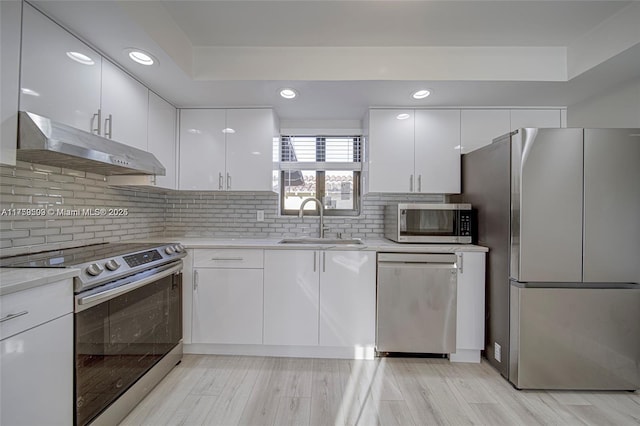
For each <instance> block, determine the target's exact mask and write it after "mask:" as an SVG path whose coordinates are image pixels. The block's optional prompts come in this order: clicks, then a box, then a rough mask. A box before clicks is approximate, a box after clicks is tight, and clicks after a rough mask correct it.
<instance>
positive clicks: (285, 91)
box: [280, 88, 298, 99]
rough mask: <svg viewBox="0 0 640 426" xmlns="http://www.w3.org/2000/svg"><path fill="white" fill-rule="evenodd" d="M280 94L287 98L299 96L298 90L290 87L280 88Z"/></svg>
mask: <svg viewBox="0 0 640 426" xmlns="http://www.w3.org/2000/svg"><path fill="white" fill-rule="evenodd" d="M280 96H282V97H283V98H285V99H293V98H295V97H296V96H298V92H296V91H295V90H293V89H290V88H285V89H280Z"/></svg>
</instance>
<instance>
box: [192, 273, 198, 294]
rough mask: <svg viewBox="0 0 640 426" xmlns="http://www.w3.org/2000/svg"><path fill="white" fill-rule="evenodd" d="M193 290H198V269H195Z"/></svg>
mask: <svg viewBox="0 0 640 426" xmlns="http://www.w3.org/2000/svg"><path fill="white" fill-rule="evenodd" d="M193 291H198V271H193Z"/></svg>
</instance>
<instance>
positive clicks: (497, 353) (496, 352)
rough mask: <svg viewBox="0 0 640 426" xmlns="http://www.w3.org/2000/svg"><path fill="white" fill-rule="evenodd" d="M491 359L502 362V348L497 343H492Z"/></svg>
mask: <svg viewBox="0 0 640 426" xmlns="http://www.w3.org/2000/svg"><path fill="white" fill-rule="evenodd" d="M493 357H494V358H495V360H496V361H498V362H502V346H500V345H499V344H498V342H493Z"/></svg>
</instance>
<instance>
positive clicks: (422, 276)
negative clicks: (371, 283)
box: [376, 253, 457, 354]
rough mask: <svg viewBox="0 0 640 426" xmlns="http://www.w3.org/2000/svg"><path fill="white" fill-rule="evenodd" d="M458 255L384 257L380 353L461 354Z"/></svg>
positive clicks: (380, 261) (378, 335)
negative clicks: (458, 330)
mask: <svg viewBox="0 0 640 426" xmlns="http://www.w3.org/2000/svg"><path fill="white" fill-rule="evenodd" d="M456 292H457V269H456V255H455V254H414V253H379V254H378V302H377V332H376V350H377V351H378V353H389V352H406V353H434V354H448V353H452V352H455V350H456V299H457V298H456Z"/></svg>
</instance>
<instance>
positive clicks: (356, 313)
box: [320, 251, 376, 351]
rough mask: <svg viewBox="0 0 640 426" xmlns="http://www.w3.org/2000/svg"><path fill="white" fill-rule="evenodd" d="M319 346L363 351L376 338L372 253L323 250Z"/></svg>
mask: <svg viewBox="0 0 640 426" xmlns="http://www.w3.org/2000/svg"><path fill="white" fill-rule="evenodd" d="M321 269H322V273H321V274H320V346H352V347H354V350H356V351H358V350H363V349H364V350H366V349H365V348H367V347H373V346H374V345H375V341H376V328H375V324H376V253H375V252H373V251H370V252H366V251H324V252H322V268H321Z"/></svg>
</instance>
